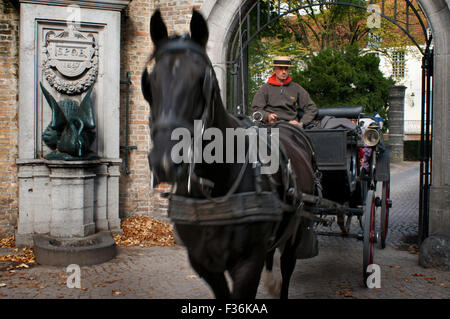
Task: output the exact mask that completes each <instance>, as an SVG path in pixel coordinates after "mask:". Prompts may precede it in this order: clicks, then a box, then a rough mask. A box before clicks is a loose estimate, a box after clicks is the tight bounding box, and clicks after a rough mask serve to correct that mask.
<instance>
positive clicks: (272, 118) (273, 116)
mask: <svg viewBox="0 0 450 319" xmlns="http://www.w3.org/2000/svg"><path fill="white" fill-rule="evenodd" d="M277 118H278V115H276V114H275V113H270V114H269V115H268V116H267V119H268V120H269V123H271V124H272V123H275V122H276V120H277Z"/></svg>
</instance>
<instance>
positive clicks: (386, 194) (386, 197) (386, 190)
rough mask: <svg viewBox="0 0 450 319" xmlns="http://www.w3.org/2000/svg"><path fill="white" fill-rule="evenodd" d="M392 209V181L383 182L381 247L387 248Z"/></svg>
mask: <svg viewBox="0 0 450 319" xmlns="http://www.w3.org/2000/svg"><path fill="white" fill-rule="evenodd" d="M391 207H392V201H391V199H390V181H389V180H387V181H384V182H383V189H382V190H381V216H380V217H381V230H380V246H381V248H385V247H386V237H387V234H388V227H389V209H390V208H391Z"/></svg>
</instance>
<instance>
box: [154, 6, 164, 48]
mask: <svg viewBox="0 0 450 319" xmlns="http://www.w3.org/2000/svg"><path fill="white" fill-rule="evenodd" d="M150 35H151V37H152V41H153V43H154V44H155V45H156V46H157V45H158V44H159V43H160V42H161V41H162V40H164V39H167V37H168V33H167V27H166V24H165V23H164V21H163V19H162V17H161V11H159V9H156V11H155V12H154V13H153V15H152V18H151V19H150Z"/></svg>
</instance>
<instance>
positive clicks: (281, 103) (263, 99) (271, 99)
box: [252, 56, 317, 127]
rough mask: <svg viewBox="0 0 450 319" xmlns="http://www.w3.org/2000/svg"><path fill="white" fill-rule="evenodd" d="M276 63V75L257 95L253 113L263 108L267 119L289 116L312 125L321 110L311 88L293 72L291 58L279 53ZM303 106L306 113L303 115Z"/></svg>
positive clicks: (263, 118)
mask: <svg viewBox="0 0 450 319" xmlns="http://www.w3.org/2000/svg"><path fill="white" fill-rule="evenodd" d="M272 66H273V74H272V76H271V77H270V78H269V80H268V81H267V83H266V84H264V85H263V86H262V87H261V88H260V89H259V90H258V92H257V93H256V95H255V97H254V98H253V102H252V113H255V112H259V113H260V114H261V115H262V119H261V121H262V122H263V123H275V122H276V121H279V120H285V121H289V123H291V124H295V125H299V126H300V127H304V126H306V125H308V124H309V123H310V122H311V121H312V120H313V119H314V117H315V116H316V114H317V106H316V104H315V103H314V102H313V101H312V100H311V98H310V96H309V94H308V92H306V90H305V89H304V88H303V87H302V86H300V85H299V84H297V83H295V82H293V81H292V78H291V77H290V76H289V68H290V67H291V66H292V64H291V59H290V58H289V57H288V56H277V57H275V58H274V60H273V64H272ZM299 110H301V111H302V113H303V116H302V117H301V118H299ZM300 113H301V112H300ZM256 114H258V113H256Z"/></svg>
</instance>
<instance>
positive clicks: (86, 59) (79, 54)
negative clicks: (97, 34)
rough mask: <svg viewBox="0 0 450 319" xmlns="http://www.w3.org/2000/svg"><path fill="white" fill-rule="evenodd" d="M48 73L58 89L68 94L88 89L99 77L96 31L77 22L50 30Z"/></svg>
mask: <svg viewBox="0 0 450 319" xmlns="http://www.w3.org/2000/svg"><path fill="white" fill-rule="evenodd" d="M43 53H44V54H43V55H44V77H45V79H46V80H47V81H48V82H49V83H50V85H51V86H53V87H54V88H55V89H56V90H57V91H59V92H61V93H65V94H68V95H73V94H80V93H82V92H84V91H86V90H87V89H88V88H89V87H90V86H91V85H92V84H93V83H94V81H95V79H96V78H97V73H98V48H97V45H96V43H95V38H94V36H93V35H92V34H87V35H84V34H82V33H81V32H79V31H78V30H76V28H75V27H74V26H73V25H69V26H68V28H67V29H66V30H64V31H62V32H60V33H56V32H54V31H49V32H48V33H47V34H46V36H45V43H44V47H43Z"/></svg>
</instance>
